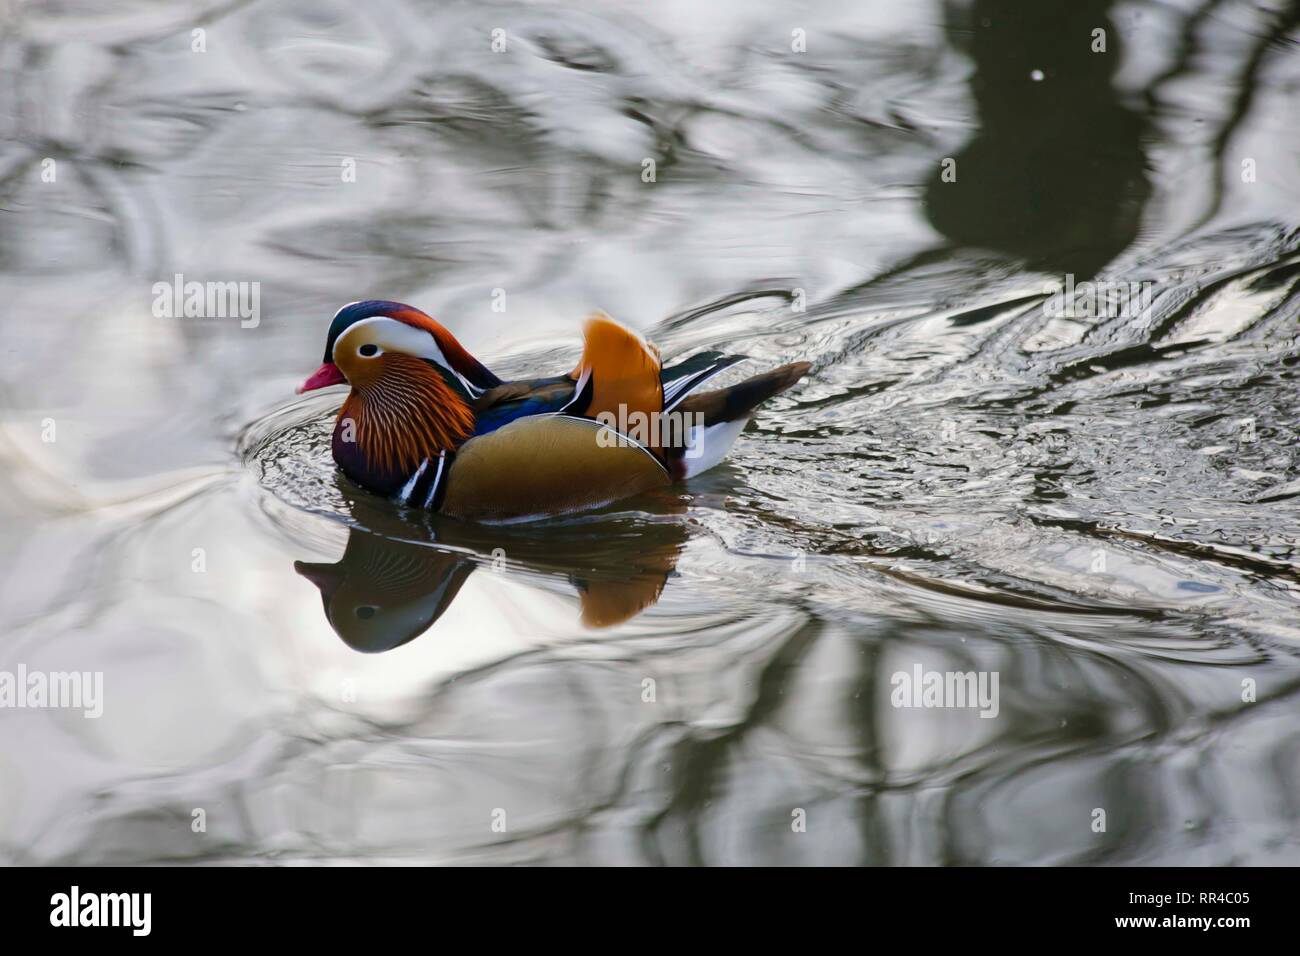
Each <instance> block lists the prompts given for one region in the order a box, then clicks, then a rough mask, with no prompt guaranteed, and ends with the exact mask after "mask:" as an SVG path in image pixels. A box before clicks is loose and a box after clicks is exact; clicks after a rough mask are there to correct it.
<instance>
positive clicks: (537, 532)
mask: <svg viewBox="0 0 1300 956" xmlns="http://www.w3.org/2000/svg"><path fill="white" fill-rule="evenodd" d="M348 498H349V505H350V506H351V510H352V515H353V517H354V519H356V521H357V522H358V525H360V526H358V527H353V528H352V529H351V530H350V531H349V533H348V543H347V546H346V547H345V548H344V551H343V555H342V557H341V558H340V559H339V560H338V561H336V562H334V563H332V564H330V563H318V562H309V561H295V562H294V570H295V571H297V572H298V573H299V574H301V575H302V576H303V577H305V578H307V579H308V580H309V581H311V582H312V583H313V584H315V585H316V587H317V588H319V589H320V593H321V600H322V602H323V604H324V607H325V617H326V619H327V620H328V621H329V623H330V627H332V628H333V629H334V632H335V633H336V634H338V636H339V637H340V638H342V639H343V642H344V643H345V644H347V645H348V646H349V647H351V648H352V649H354V650H357V651H361V652H363V653H370V654H376V653H382V652H384V651H390V650H393V649H394V648H397V647H401V646H402V645H403V644H407V643H409V642H411V641H413V640H415V638H417V637H419V636H420V635H421V634H424V633H425V632H426V631H428V630H429V629H430V628H431V627H432V626H433V625H434V624H435V623H436V622H437V621H438V619H439V618H440V617H441V616H442V614H443V613H444V612H445V611H446V610H447V608H449V607H450V606H451V604H452V602H453V601H455V600H456V595H457V594H458V593H460V589H461V587H462V586H464V584H465V581H466V580H467V579H468V578H469V576H470V575H471V574H472V573H473V572H474V570H475V569H476V568H478V567H479V566H480V565H486V566H488V567H489V568H490V569H491V570H493V571H502V572H505V573H513V574H519V573H522V574H532V575H538V574H541V575H547V576H551V577H558V578H563V579H566V580H567V581H568V583H569V584H570V585H571V586H572V587H573V588H574V590H575V591H576V592H577V596H578V602H579V620H580V621H581V623H582V624H583V625H584V626H586V627H591V628H602V627H612V626H613V625H616V624H620V623H622V622H623V621H627V620H629V619H631V618H633V617H635V616H636V615H637V614H639V613H640V612H641V611H643V610H645V609H646V608H647V607H649V606H651V605H652V604H654V603H655V602H656V601H657V600H658V599H659V595H660V594H661V593H662V592H663V589H664V585H665V584H666V583H667V581H668V577H669V575H671V574H672V573H673V571H674V569H675V568H676V565H677V557H678V555H679V554H680V553H681V551H682V548H683V547H684V546H685V543H686V538H687V531H686V527H685V525H684V523H683V522H682V521H681V520H679V519H678V518H677V517H675V515H676V514H679V513H680V512H682V511H684V510H685V509H684V506H683V505H682V504H681V503H680V502H679V501H678V500H677V499H675V498H670V497H666V496H665V497H661V498H656V499H655V500H654V502H653V505H654V507H655V513H654V514H647V513H643V512H638V513H629V512H619V513H616V514H609V515H595V516H588V517H584V518H583V519H582V520H581V521H573V522H564V523H560V522H552V521H547V522H539V523H536V524H532V525H513V526H490V525H475V524H470V523H467V522H461V521H455V520H450V519H445V518H438V517H437V516H434V515H427V514H423V513H421V514H418V515H414V516H412V515H410V514H409V513H402V512H399V511H397V510H396V509H395V508H394V507H393V506H392V505H391V504H390V503H389V502H386V501H382V500H380V499H374V498H370V497H369V496H366V497H360V496H357V495H354V494H348Z"/></svg>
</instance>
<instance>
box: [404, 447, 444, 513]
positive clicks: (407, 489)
mask: <svg viewBox="0 0 1300 956" xmlns="http://www.w3.org/2000/svg"><path fill="white" fill-rule="evenodd" d="M428 466H429V459H427V458H426V459H424V461H422V462H420V467H419V468H417V469H415V474H413V475H412V476H411V477H410V478H409V479H407V482H406V484H404V485H402V490H401V491H399V492H398V493H397V500H398V501H400V502H402V504H406V502H407V500H408V499H409V498H410V497H411V492H412V491H414V490H415V483H416V482H417V481H419V480H420V476H421V475H422V474H424V469H425V468H427V467H428ZM438 469H439V470H441V469H442V460H441V459H439V461H438Z"/></svg>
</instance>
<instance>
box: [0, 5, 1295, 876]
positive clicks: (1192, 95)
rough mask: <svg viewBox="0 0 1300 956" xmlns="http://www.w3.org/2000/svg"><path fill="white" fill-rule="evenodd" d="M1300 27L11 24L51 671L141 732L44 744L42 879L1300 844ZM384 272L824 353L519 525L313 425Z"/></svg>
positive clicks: (13, 821) (549, 12) (21, 518)
mask: <svg viewBox="0 0 1300 956" xmlns="http://www.w3.org/2000/svg"><path fill="white" fill-rule="evenodd" d="M1298 9H1300V5H1298V4H1296V3H1294V2H1290V3H1285V4H1272V5H1265V4H1256V3H1252V2H1246V0H1241V2H1230V0H1204V2H1192V0H1178V2H1174V3H1160V4H1155V3H1136V4H1125V5H1119V4H1112V3H1097V2H1082V3H1064V2H1039V3H1034V4H1013V3H1003V2H994V0H973V2H971V3H947V4H938V3H935V4H928V3H912V2H898V3H888V4H885V3H881V4H857V5H844V4H840V3H814V4H809V5H806V6H799V7H796V8H793V9H791V8H788V7H787V6H786V5H781V4H772V3H757V4H754V3H747V4H740V3H735V4H721V5H718V4H713V5H708V7H707V9H705V8H703V7H701V6H700V5H699V4H695V3H685V2H666V3H664V4H660V5H657V6H655V7H654V9H648V8H647V9H642V8H641V7H632V6H622V5H617V4H613V3H602V2H592V3H589V4H584V5H582V6H580V7H572V6H565V7H550V6H546V7H538V6H535V5H524V4H509V3H507V4H501V5H496V6H493V7H491V8H481V7H479V6H477V5H473V4H458V3H450V4H446V3H437V4H434V3H425V2H421V0H395V2H388V0H385V2H382V3H377V4H360V5H358V4H345V3H334V2H325V3H316V2H313V3H306V2H302V3H299V2H293V0H289V2H269V0H262V2H253V3H246V2H240V3H232V4H215V5H212V6H211V7H210V9H209V10H208V12H207V13H205V15H204V17H203V18H202V20H196V19H195V15H194V14H192V13H191V12H189V11H188V10H187V9H182V8H177V7H175V6H174V5H171V4H164V3H152V2H148V0H140V2H138V3H133V4H128V5H125V6H120V5H119V6H115V7H113V8H111V9H103V10H101V9H99V8H98V7H94V6H90V5H76V4H74V5H71V6H67V5H65V6H63V7H59V8H57V9H55V8H46V7H40V6H36V5H27V6H22V7H20V8H17V9H16V10H12V11H6V12H5V14H4V16H5V17H7V18H8V19H7V20H6V21H5V22H4V24H3V27H0V73H2V74H3V82H0V281H3V282H4V285H5V289H6V318H5V320H4V322H0V353H3V354H4V355H5V356H6V357H7V361H6V362H3V363H0V464H2V465H3V468H0V483H3V493H2V494H0V514H2V515H3V522H0V542H3V547H0V587H3V601H0V625H2V626H0V670H9V671H12V670H14V669H15V668H16V667H17V666H18V665H19V664H24V665H26V666H27V667H28V668H30V669H45V670H69V669H78V670H90V671H102V672H103V674H104V686H105V706H104V714H103V716H102V717H101V718H99V719H98V720H87V719H83V718H82V717H80V716H79V715H77V714H75V713H74V712H72V711H63V710H33V709H23V710H9V709H4V710H0V722H2V723H3V726H4V730H3V733H2V734H0V741H3V742H2V743H0V779H3V780H4V781H5V787H4V788H3V792H0V858H3V859H5V860H6V861H11V862H12V861H16V862H38V863H47V862H85V863H112V862H138V861H149V862H155V861H160V860H174V861H185V862H197V861H249V860H258V861H277V860H288V861H316V860H321V861H363V862H364V861H371V862H389V861H437V862H520V861H528V862H552V863H555V862H559V863H574V862H596V863H665V864H686V863H850V864H859V863H867V864H947V863H979V864H991V863H999V864H1016V863H1074V864H1077V863H1107V864H1128V863H1181V864H1225V863H1296V862H1300V847H1298V846H1297V840H1298V839H1300V837H1297V832H1298V831H1297V820H1298V819H1300V804H1298V803H1297V798H1296V794H1297V793H1300V730H1298V728H1297V722H1296V716H1295V715H1296V709H1297V702H1298V701H1300V657H1298V655H1297V651H1298V650H1300V616H1298V615H1297V605H1298V601H1297V598H1298V596H1300V584H1297V574H1296V572H1297V567H1298V565H1300V561H1298V556H1300V545H1298V544H1297V540H1298V538H1300V462H1298V461H1297V458H1296V449H1297V447H1300V433H1298V429H1300V425H1298V423H1297V419H1296V408H1297V407H1298V406H1300V381H1298V379H1300V344H1298V341H1297V339H1298V335H1297V332H1298V328H1297V314H1298V313H1300V286H1298V283H1300V248H1297V247H1298V245H1300V234H1298V232H1297V227H1298V226H1300V177H1297V176H1296V162H1295V157H1296V154H1297V150H1298V149H1300V140H1298V137H1300V124H1297V123H1296V122H1295V116H1296V114H1295V103H1296V90H1297V89H1300V55H1297V53H1296V51H1297V35H1296V29H1297V10H1298ZM191 21H194V22H191ZM497 28H500V29H502V30H504V31H505V35H506V36H507V38H508V43H507V48H506V50H505V51H504V52H502V53H493V52H492V49H491V35H492V30H493V29H497ZM196 29H202V30H204V31H206V32H205V33H204V38H205V50H204V52H195V50H194V43H195V42H196V37H195V35H194V32H193V31H194V30H196ZM1098 29H1100V30H1103V31H1105V37H1106V50H1105V52H1094V51H1093V48H1092V47H1093V43H1094V31H1095V30H1098ZM795 30H803V31H804V35H805V39H806V52H802V53H797V52H795V51H794V50H793V49H792V47H791V43H792V40H793V39H794V38H793V36H792V31H795ZM1035 71H1038V72H1037V73H1036V72H1035ZM1039 74H1041V75H1039ZM647 159H653V160H655V163H656V176H655V179H654V181H653V182H646V181H644V179H643V173H644V171H645V166H644V161H645V160H647ZM945 159H952V160H955V163H956V165H955V171H956V179H955V181H946V180H945V179H944V178H943V172H944V168H945V167H944V160H945ZM46 160H51V161H53V163H54V165H53V166H52V167H51V166H49V165H48V164H47V163H46ZM50 169H53V170H55V171H56V174H55V175H54V176H53V178H47V177H46V176H44V175H43V174H44V173H45V172H46V171H47V170H50ZM349 169H351V170H354V171H355V173H356V175H355V177H353V179H349V178H348V177H347V176H346V175H344V174H345V172H346V171H347V170H349ZM176 273H182V274H184V276H185V278H187V279H194V280H197V281H233V282H254V281H256V282H260V283H261V284H262V285H261V295H262V297H261V305H262V314H261V316H260V321H259V322H258V323H256V324H255V325H253V326H251V327H241V324H240V322H239V321H238V320H230V319H173V318H159V317H156V316H155V315H154V313H153V311H152V309H151V303H152V301H153V293H152V288H153V284H154V283H155V282H158V281H159V280H165V281H171V279H172V277H173V276H174V275H175V274H176ZM1067 275H1068V276H1070V277H1071V281H1075V282H1077V283H1083V282H1085V281H1093V282H1096V283H1101V284H1102V285H1101V286H1098V287H1097V288H1103V289H1104V288H1108V287H1111V288H1113V287H1122V288H1124V289H1128V288H1129V287H1130V286H1131V285H1133V284H1137V285H1138V286H1139V287H1140V288H1142V289H1143V290H1145V293H1146V295H1147V302H1146V304H1147V306H1148V307H1147V308H1144V309H1143V310H1141V312H1140V314H1134V313H1132V312H1129V311H1125V310H1108V309H1100V310H1089V309H1087V308H1081V309H1079V310H1075V311H1074V313H1073V314H1070V311H1069V310H1066V309H1064V308H1062V306H1063V305H1064V304H1065V303H1064V302H1062V300H1061V299H1060V297H1059V296H1057V295H1054V291H1055V289H1056V288H1057V287H1059V286H1060V285H1061V284H1063V283H1065V282H1066V281H1067ZM1106 284H1109V285H1106ZM498 291H499V292H500V293H501V294H503V295H504V296H505V301H506V302H507V303H508V305H507V307H506V310H505V311H504V312H501V311H497V310H495V309H494V308H493V304H494V302H498V301H500V300H501V295H499V294H498ZM362 297H384V298H396V299H400V300H405V301H410V302H414V303H417V304H419V305H420V306H422V307H425V308H427V309H428V310H430V311H431V312H432V313H433V314H435V315H437V316H438V317H439V318H440V319H442V320H443V321H444V322H446V323H447V324H448V325H449V326H450V327H451V328H452V329H453V330H454V331H455V332H456V334H457V335H458V336H460V337H461V338H462V339H463V341H464V342H465V344H466V345H467V346H468V347H469V348H471V349H472V350H474V351H475V352H476V353H478V354H480V355H481V356H482V357H483V358H484V359H485V360H486V361H487V362H488V363H489V364H490V365H491V366H492V367H493V368H494V369H495V370H497V371H499V372H500V373H502V374H503V375H507V376H510V375H516V374H524V373H535V374H543V373H546V372H558V371H561V370H564V369H567V368H570V367H572V362H573V359H574V356H575V354H576V349H577V345H578V342H577V334H576V332H577V323H578V320H579V318H580V317H581V316H582V315H584V314H585V313H587V312H588V311H590V310H591V309H593V308H597V307H600V308H604V309H606V310H607V311H609V312H611V313H612V314H613V315H615V316H616V317H619V318H621V319H623V320H625V321H627V322H629V323H630V324H632V325H634V326H635V327H637V328H638V329H641V330H644V331H646V332H648V334H650V336H651V337H652V338H653V339H654V340H655V341H656V342H657V343H658V344H659V345H660V346H661V347H662V348H663V352H664V356H665V358H668V359H672V358H676V357H681V356H684V355H688V354H690V353H692V352H694V351H696V350H700V349H705V348H720V349H724V350H727V351H737V352H743V353H746V354H750V355H752V356H754V359H755V363H754V367H767V366H770V365H774V364H777V363H778V362H782V361H791V360H794V359H808V360H810V361H812V362H813V363H814V371H813V373H812V374H811V375H810V376H809V378H808V379H807V381H806V382H805V383H803V384H801V385H800V387H799V388H798V389H796V390H794V391H792V392H791V393H788V394H786V395H783V396H781V397H780V398H779V399H777V400H776V401H774V402H773V403H771V405H770V406H768V407H766V408H765V409H764V410H763V412H762V413H761V414H760V415H759V416H757V418H756V420H755V422H754V423H753V425H751V426H750V428H749V430H748V431H747V432H746V434H745V435H743V436H742V438H741V441H740V443H739V445H738V447H737V449H736V452H735V454H734V455H733V456H732V458H731V460H730V461H729V463H728V464H726V465H725V466H723V467H721V468H719V469H717V470H716V471H714V472H712V473H710V474H709V475H706V476H705V477H704V478H702V479H701V480H699V481H696V482H693V483H692V484H691V485H690V486H689V487H686V488H675V489H671V490H670V492H668V493H666V494H664V495H659V496H650V497H647V498H644V499H636V500H634V501H630V502H625V503H622V504H620V505H619V506H617V507H615V508H611V509H608V510H607V511H605V512H602V513H599V514H595V515H585V516H577V517H573V518H570V519H566V520H563V521H546V522H539V523H536V524H528V525H522V526H512V527H507V528H482V527H474V526H468V525H464V524H458V523H455V522H446V521H438V520H433V519H429V518H427V517H426V516H422V515H418V514H412V513H406V512H399V511H397V510H396V509H394V508H392V507H391V506H390V505H388V504H387V503H385V502H382V501H378V500H375V499H373V498H372V497H369V496H367V495H365V494H363V493H361V492H358V491H356V490H355V489H352V488H351V487H350V486H349V485H348V484H347V483H346V482H344V481H341V480H340V479H339V478H338V477H337V476H336V474H335V472H334V470H333V468H332V465H331V462H330V458H329V441H328V439H329V433H330V427H331V419H332V415H333V412H334V409H335V408H336V407H337V404H338V401H339V398H340V396H338V395H336V394H335V395H330V394H325V395H320V394H316V395H312V396H309V397H308V398H306V399H302V400H297V401H293V400H291V399H290V396H291V392H292V388H293V386H294V385H295V384H296V383H297V382H298V381H300V380H301V379H302V377H303V376H304V375H305V374H306V373H307V372H309V371H310V370H311V368H312V367H313V366H314V364H315V360H316V359H317V358H318V356H319V351H320V347H321V341H322V338H323V335H324V330H325V322H326V319H327V318H328V316H329V315H330V314H331V313H332V311H333V310H334V309H335V308H337V306H338V305H339V304H341V303H343V302H346V301H349V300H354V299H357V298H362ZM51 429H53V431H52V430H51ZM55 433H57V436H56V434H55ZM322 611H323V613H322ZM358 652H361V653H358ZM918 668H919V669H920V671H921V672H922V673H923V674H924V673H930V672H940V673H943V672H962V673H967V672H969V673H979V674H984V675H991V674H996V675H997V676H998V688H999V694H998V700H997V707H996V715H992V714H991V715H990V716H989V717H981V716H980V713H979V711H978V710H977V709H973V708H969V707H968V708H930V707H924V706H923V707H905V706H897V704H898V703H900V702H906V701H905V700H903V701H900V699H899V698H898V697H897V691H898V686H899V685H898V681H899V675H903V677H904V679H906V677H907V675H911V674H914V673H915V672H916V670H917V669H918ZM196 809H202V810H203V811H204V818H205V820H206V829H204V830H198V831H196V829H195V827H194V825H193V821H194V813H195V810H196ZM498 811H501V812H502V813H504V815H505V819H506V821H507V826H506V829H505V831H504V832H501V831H500V830H499V829H493V823H494V821H496V820H498V819H500V817H499V815H498ZM1098 811H1104V814H1105V820H1106V826H1105V828H1104V830H1101V829H1098V828H1097V826H1096V821H1097V820H1098ZM805 823H806V826H804V825H802V824H805Z"/></svg>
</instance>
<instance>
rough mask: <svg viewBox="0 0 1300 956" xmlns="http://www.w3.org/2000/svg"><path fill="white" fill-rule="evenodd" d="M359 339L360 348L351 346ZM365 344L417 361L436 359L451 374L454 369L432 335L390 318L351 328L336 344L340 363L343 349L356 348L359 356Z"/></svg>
mask: <svg viewBox="0 0 1300 956" xmlns="http://www.w3.org/2000/svg"><path fill="white" fill-rule="evenodd" d="M358 340H359V341H360V344H359V345H353V344H351V343H355V342H357V341H358ZM364 345H374V346H376V347H377V348H378V349H379V350H380V352H404V353H406V354H407V355H414V356H415V357H417V358H424V359H432V360H433V361H435V362H437V363H438V364H439V365H441V366H443V367H444V368H446V369H448V370H449V371H451V370H452V369H451V366H450V365H449V364H448V362H447V358H446V356H444V355H443V354H442V349H440V348H439V347H438V342H437V340H435V339H434V337H433V336H432V335H431V334H430V333H428V332H426V331H424V330H423V329H417V328H414V327H413V326H410V325H407V324H406V323H405V322H398V321H397V320H396V319H390V318H388V316H386V315H376V316H372V317H371V318H368V319H362V320H360V321H359V322H354V323H353V324H352V325H350V326H348V328H347V330H346V331H345V332H344V333H343V334H342V335H340V336H339V337H338V338H337V339H336V340H335V342H334V358H335V359H336V360H337V358H338V356H339V354H340V352H339V350H340V349H343V348H346V349H353V350H355V351H356V352H357V353H358V354H359V353H360V349H361V347H362V346H364ZM376 354H379V353H376ZM366 357H369V358H373V357H374V356H366ZM336 364H337V361H336Z"/></svg>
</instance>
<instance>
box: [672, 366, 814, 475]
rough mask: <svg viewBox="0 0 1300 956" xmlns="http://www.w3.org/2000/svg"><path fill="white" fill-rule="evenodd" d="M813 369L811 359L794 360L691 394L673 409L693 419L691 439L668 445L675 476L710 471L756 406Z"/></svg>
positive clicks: (779, 392)
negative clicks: (728, 384) (720, 386)
mask: <svg viewBox="0 0 1300 956" xmlns="http://www.w3.org/2000/svg"><path fill="white" fill-rule="evenodd" d="M811 369H812V365H811V363H809V362H791V363H790V364H789V365H782V366H781V367H780V368H774V369H772V370H771V371H770V372H764V373H763V374H762V375H755V376H754V377H753V378H747V379H745V381H743V382H740V383H738V384H736V385H732V386H731V387H729V388H719V389H715V390H714V391H711V392H701V393H699V394H698V395H688V396H687V397H686V398H685V399H683V400H682V402H681V404H679V405H678V406H677V407H676V409H675V410H674V411H675V413H680V414H681V415H683V416H684V420H685V421H686V422H692V423H694V424H693V426H692V427H691V428H690V429H689V432H690V435H691V440H690V441H689V442H688V443H686V444H684V445H682V446H678V447H673V448H669V449H666V451H667V453H668V469H669V472H670V473H671V474H672V476H673V477H674V478H676V479H681V478H690V477H693V476H695V475H698V474H700V473H701V472H705V471H708V470H709V469H710V468H712V467H713V466H714V465H716V464H717V463H718V462H720V461H721V460H722V459H723V458H724V457H726V454H727V452H729V451H730V450H731V446H732V445H733V444H734V443H735V441H736V439H737V438H738V437H739V436H740V433H741V431H742V430H743V429H744V427H745V423H746V422H748V421H749V417H750V415H752V414H753V412H754V409H756V408H757V407H758V406H759V405H761V404H763V402H765V401H767V400H768V399H769V398H772V397H773V396H774V395H780V394H781V393H782V392H784V391H785V390H786V389H788V388H790V387H791V386H792V385H794V384H795V383H796V382H798V381H799V380H800V379H801V378H803V377H804V376H805V375H807V374H808V372H809V371H810V370H811Z"/></svg>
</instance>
